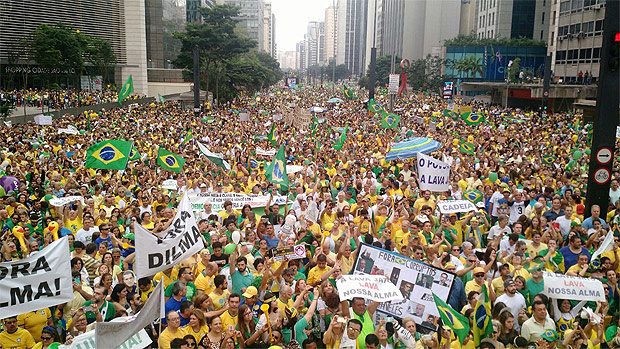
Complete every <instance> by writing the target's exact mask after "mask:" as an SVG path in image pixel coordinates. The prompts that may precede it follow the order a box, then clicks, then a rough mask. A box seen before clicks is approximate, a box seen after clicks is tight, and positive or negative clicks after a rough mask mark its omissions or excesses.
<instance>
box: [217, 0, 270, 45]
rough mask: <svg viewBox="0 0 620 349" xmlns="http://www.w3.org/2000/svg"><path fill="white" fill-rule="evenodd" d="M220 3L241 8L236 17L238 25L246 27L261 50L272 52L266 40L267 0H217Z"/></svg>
mask: <svg viewBox="0 0 620 349" xmlns="http://www.w3.org/2000/svg"><path fill="white" fill-rule="evenodd" d="M217 3H218V4H228V5H233V6H236V7H239V8H240V12H239V16H238V17H237V18H236V19H237V20H238V21H239V23H238V24H237V26H238V27H241V28H246V29H247V32H248V35H249V36H250V38H252V39H254V40H256V42H257V43H258V50H259V51H266V52H270V51H269V50H268V49H266V48H268V44H269V43H268V42H266V40H265V35H264V34H265V30H264V23H265V20H264V17H265V2H264V1H263V0H217Z"/></svg>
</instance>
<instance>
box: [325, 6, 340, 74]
mask: <svg viewBox="0 0 620 349" xmlns="http://www.w3.org/2000/svg"><path fill="white" fill-rule="evenodd" d="M337 14H338V13H337V7H336V6H335V5H332V6H330V7H328V8H326V9H325V61H326V62H327V63H328V64H329V62H331V61H332V60H333V59H334V58H335V57H336V47H337V41H336V38H337V35H336V33H337V28H338V25H337V23H338V17H337Z"/></svg>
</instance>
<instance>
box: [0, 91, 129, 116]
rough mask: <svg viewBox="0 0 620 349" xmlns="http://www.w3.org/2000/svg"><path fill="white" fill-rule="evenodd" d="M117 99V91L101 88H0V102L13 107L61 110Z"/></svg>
mask: <svg viewBox="0 0 620 349" xmlns="http://www.w3.org/2000/svg"><path fill="white" fill-rule="evenodd" d="M117 100H118V93H117V92H116V91H113V90H109V89H102V90H75V89H74V90H63V89H57V90H54V89H44V90H40V89H19V90H2V89H0V103H1V104H4V103H10V104H12V105H14V106H15V107H24V106H27V107H33V108H41V109H43V108H46V109H45V110H46V111H47V110H62V109H68V108H78V107H84V106H90V105H96V104H102V103H111V102H116V101H117Z"/></svg>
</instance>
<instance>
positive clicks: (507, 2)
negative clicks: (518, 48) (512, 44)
mask: <svg viewBox="0 0 620 349" xmlns="http://www.w3.org/2000/svg"><path fill="white" fill-rule="evenodd" d="M551 2H552V0H477V1H476V9H475V10H476V34H477V35H478V37H479V38H500V37H502V38H519V37H525V38H530V39H535V40H543V41H545V40H547V37H548V34H547V33H548V29H549V9H550V6H551Z"/></svg>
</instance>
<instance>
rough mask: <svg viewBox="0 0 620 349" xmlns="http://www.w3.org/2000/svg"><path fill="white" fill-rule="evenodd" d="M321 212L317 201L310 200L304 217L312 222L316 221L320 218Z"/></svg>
mask: <svg viewBox="0 0 620 349" xmlns="http://www.w3.org/2000/svg"><path fill="white" fill-rule="evenodd" d="M319 214H320V212H319V207H318V206H317V204H316V202H314V201H310V202H308V208H307V209H306V214H305V215H304V217H305V218H307V219H308V220H310V221H311V222H314V223H316V222H318V220H319Z"/></svg>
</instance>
